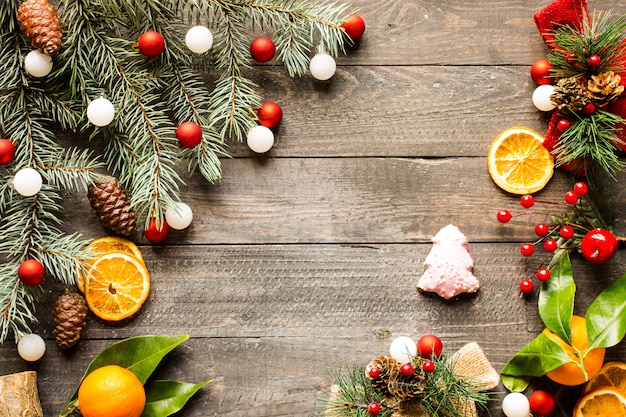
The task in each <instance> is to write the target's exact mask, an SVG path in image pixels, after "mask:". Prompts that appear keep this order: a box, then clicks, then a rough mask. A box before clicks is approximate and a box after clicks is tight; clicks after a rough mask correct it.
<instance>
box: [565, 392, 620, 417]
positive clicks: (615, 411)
mask: <svg viewBox="0 0 626 417" xmlns="http://www.w3.org/2000/svg"><path fill="white" fill-rule="evenodd" d="M598 416H610V417H626V396H624V393H623V391H621V390H619V389H617V388H615V387H604V388H598V389H595V390H593V391H590V392H588V393H586V394H585V395H583V396H582V397H581V398H580V400H578V402H577V403H576V407H575V408H574V414H573V417H598Z"/></svg>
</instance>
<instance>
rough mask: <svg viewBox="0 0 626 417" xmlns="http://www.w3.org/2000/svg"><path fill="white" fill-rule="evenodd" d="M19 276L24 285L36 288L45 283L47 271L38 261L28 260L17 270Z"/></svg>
mask: <svg viewBox="0 0 626 417" xmlns="http://www.w3.org/2000/svg"><path fill="white" fill-rule="evenodd" d="M17 276H18V277H19V279H20V280H21V281H22V282H23V283H24V285H28V286H35V285H39V284H41V283H42V282H43V279H44V278H45V276H46V270H45V269H44V267H43V265H42V264H41V262H39V261H38V260H36V259H28V260H26V261H24V262H22V263H21V264H20V266H19V268H18V269H17Z"/></svg>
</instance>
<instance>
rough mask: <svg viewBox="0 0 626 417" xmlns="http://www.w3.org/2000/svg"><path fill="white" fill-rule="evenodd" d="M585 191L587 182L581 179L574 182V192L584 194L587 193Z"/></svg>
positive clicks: (587, 188) (587, 189)
mask: <svg viewBox="0 0 626 417" xmlns="http://www.w3.org/2000/svg"><path fill="white" fill-rule="evenodd" d="M587 191H589V187H587V184H585V183H584V182H582V181H581V182H577V183H576V184H574V192H575V193H576V194H578V195H579V196H581V197H582V196H584V195H585V194H587Z"/></svg>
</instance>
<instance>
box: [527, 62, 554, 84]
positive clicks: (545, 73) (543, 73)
mask: <svg viewBox="0 0 626 417" xmlns="http://www.w3.org/2000/svg"><path fill="white" fill-rule="evenodd" d="M551 70H552V63H551V62H550V61H548V60H547V59H545V58H544V59H538V60H537V61H535V62H533V65H532V66H531V67H530V76H531V78H532V79H533V81H534V82H535V83H537V84H539V85H543V84H550V83H551V82H552V78H551V77H550V71H551Z"/></svg>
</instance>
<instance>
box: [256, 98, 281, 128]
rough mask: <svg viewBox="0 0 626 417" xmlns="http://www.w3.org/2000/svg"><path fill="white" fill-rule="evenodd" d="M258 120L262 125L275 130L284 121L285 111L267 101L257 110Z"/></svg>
mask: <svg viewBox="0 0 626 417" xmlns="http://www.w3.org/2000/svg"><path fill="white" fill-rule="evenodd" d="M257 119H258V121H259V123H260V124H261V125H263V126H265V127H269V128H270V129H273V128H275V127H276V126H278V124H279V123H280V121H281V120H283V109H281V108H280V106H279V105H278V104H276V103H274V102H273V101H266V102H265V103H263V104H261V107H259V110H257Z"/></svg>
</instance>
